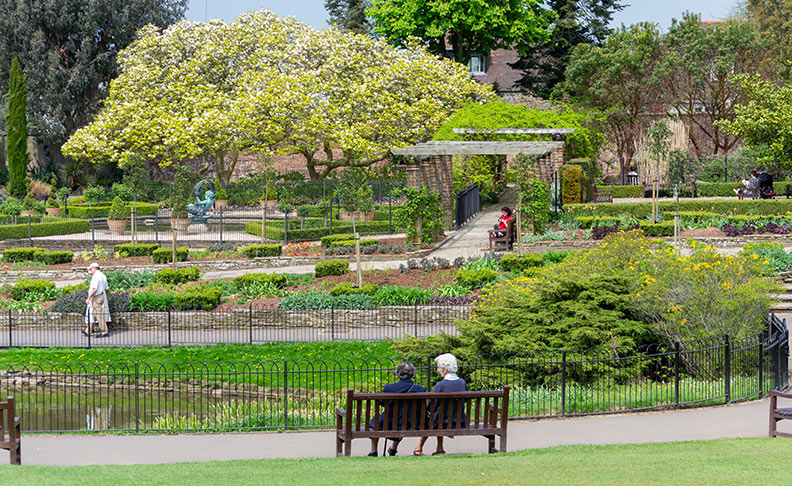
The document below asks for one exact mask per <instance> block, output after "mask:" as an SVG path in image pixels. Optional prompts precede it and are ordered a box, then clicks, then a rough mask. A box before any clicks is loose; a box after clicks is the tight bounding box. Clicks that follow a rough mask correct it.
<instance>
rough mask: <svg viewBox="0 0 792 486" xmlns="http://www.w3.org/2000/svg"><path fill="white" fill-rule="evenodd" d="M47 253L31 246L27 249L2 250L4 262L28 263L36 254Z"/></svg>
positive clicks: (42, 249)
mask: <svg viewBox="0 0 792 486" xmlns="http://www.w3.org/2000/svg"><path fill="white" fill-rule="evenodd" d="M42 251H47V250H45V249H44V248H39V247H37V246H31V247H28V248H9V249H7V250H3V261H4V262H30V261H33V258H34V255H35V254H36V253H38V252H42Z"/></svg>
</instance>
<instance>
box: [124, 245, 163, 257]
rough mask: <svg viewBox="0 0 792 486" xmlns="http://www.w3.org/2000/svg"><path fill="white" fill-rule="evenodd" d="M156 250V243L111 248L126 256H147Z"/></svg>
mask: <svg viewBox="0 0 792 486" xmlns="http://www.w3.org/2000/svg"><path fill="white" fill-rule="evenodd" d="M158 248H159V244H158V243H122V244H120V245H115V246H113V251H114V252H115V253H126V254H127V256H149V255H151V254H152V253H154V250H156V249H158Z"/></svg>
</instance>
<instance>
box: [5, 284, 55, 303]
mask: <svg viewBox="0 0 792 486" xmlns="http://www.w3.org/2000/svg"><path fill="white" fill-rule="evenodd" d="M54 288H55V283H54V282H50V281H49V280H22V281H21V282H17V284H16V285H14V286H13V287H11V298H12V299H14V300H18V301H22V300H26V299H27V296H28V295H29V294H31V293H34V292H42V291H47V290H50V289H54Z"/></svg>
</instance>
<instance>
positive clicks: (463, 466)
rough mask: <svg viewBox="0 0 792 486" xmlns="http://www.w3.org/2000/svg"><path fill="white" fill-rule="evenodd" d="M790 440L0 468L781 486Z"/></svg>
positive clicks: (123, 474) (106, 476)
mask: <svg viewBox="0 0 792 486" xmlns="http://www.w3.org/2000/svg"><path fill="white" fill-rule="evenodd" d="M790 454H792V441H788V440H784V439H730V440H716V441H706V442H672V443H660V444H637V445H607V446H564V447H551V448H547V449H536V450H528V451H520V452H516V453H510V454H497V455H459V456H444V457H421V458H415V457H388V458H382V457H380V458H376V459H375V458H369V457H351V458H321V459H268V460H257V461H227V462H209V463H182V464H161V465H136V466H70V467H61V466H21V467H12V466H5V467H0V482H1V483H2V484H4V485H9V486H16V485H25V486H38V485H51V484H58V485H79V486H92V485H102V486H105V485H122V484H123V485H128V484H145V485H146V486H157V485H171V484H190V485H192V486H202V485H212V486H214V485H217V484H223V485H248V484H250V485H253V484H256V485H258V484H267V485H293V484H299V485H313V484H317V485H318V484H321V485H326V486H333V485H339V486H341V485H343V486H357V485H372V484H377V485H379V484H383V485H385V484H400V485H431V486H436V485H437V484H454V485H518V486H520V485H564V486H577V485H608V486H622V485H623V486H634V485H653V486H662V485H716V484H717V485H730V486H741V485H783V484H789V483H790V481H792V470H790V468H789V467H788V462H789V457H790Z"/></svg>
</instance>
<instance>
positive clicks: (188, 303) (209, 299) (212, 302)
mask: <svg viewBox="0 0 792 486" xmlns="http://www.w3.org/2000/svg"><path fill="white" fill-rule="evenodd" d="M221 296H222V291H221V290H220V289H218V288H216V287H215V288H208V287H187V288H186V289H184V290H183V291H181V292H178V293H176V295H174V296H173V307H174V308H175V309H179V310H212V309H214V308H215V307H217V306H218V305H220V297H221Z"/></svg>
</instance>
